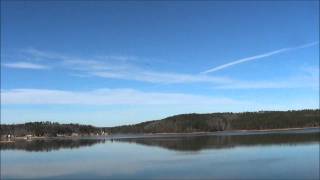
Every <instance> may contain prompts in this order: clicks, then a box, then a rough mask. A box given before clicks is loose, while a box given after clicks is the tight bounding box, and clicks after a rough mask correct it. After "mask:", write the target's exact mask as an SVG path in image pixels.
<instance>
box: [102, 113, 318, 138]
mask: <svg viewBox="0 0 320 180" xmlns="http://www.w3.org/2000/svg"><path fill="white" fill-rule="evenodd" d="M319 126H320V110H319V109H317V110H300V111H260V112H243V113H210V114H182V115H176V116H172V117H168V118H165V119H162V120H158V121H148V122H143V123H139V124H135V125H126V126H118V127H113V128H110V129H108V131H109V132H111V133H188V132H214V131H224V130H261V129H281V128H302V127H319Z"/></svg>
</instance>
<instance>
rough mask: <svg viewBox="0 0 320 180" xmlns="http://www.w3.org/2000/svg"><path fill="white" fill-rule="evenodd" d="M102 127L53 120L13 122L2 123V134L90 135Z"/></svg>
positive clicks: (99, 130)
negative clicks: (61, 122) (54, 121)
mask: <svg viewBox="0 0 320 180" xmlns="http://www.w3.org/2000/svg"><path fill="white" fill-rule="evenodd" d="M101 131H102V130H101V128H97V127H94V126H91V125H80V124H59V123H53V122H29V123H25V124H11V125H5V124H2V125H1V136H3V135H8V134H11V135H14V136H17V137H18V136H20V137H21V136H26V135H32V136H48V137H51V136H57V135H69V136H71V135H72V134H73V133H76V134H79V135H90V134H97V133H101Z"/></svg>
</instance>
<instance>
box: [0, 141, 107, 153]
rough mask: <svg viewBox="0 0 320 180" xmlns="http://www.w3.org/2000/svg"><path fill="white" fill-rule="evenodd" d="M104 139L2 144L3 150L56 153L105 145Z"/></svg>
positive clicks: (0, 147)
mask: <svg viewBox="0 0 320 180" xmlns="http://www.w3.org/2000/svg"><path fill="white" fill-rule="evenodd" d="M104 142H105V140H104V139H50V140H32V141H25V140H21V141H16V142H11V143H1V144H0V149H1V150H25V151H47V152H49V151H55V150H59V149H63V148H67V149H74V148H80V147H85V146H92V145H94V144H97V143H104Z"/></svg>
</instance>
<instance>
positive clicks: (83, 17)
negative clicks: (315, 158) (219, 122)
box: [1, 1, 319, 126]
mask: <svg viewBox="0 0 320 180" xmlns="http://www.w3.org/2000/svg"><path fill="white" fill-rule="evenodd" d="M318 93H319V2H318V1H281V2H274V1H263V2H258V1H241V2H235V1H229V2H223V1H215V2H213V1H212V2H211V1H203V2H192V1H187V2H182V1H181V2H180V1H179V2H157V1H156V2H145V1H141V2H127V1H124V2H104V1H93V2H89V1H88V2H86V1H79V2H75V1H59V2H53V1H42V2H39V1H11V2H10V1H1V123H21V122H26V121H46V120H49V121H57V122H61V123H69V122H73V123H82V124H93V125H98V126H114V125H120V124H132V123H137V122H142V121H145V120H154V119H160V118H164V117H166V116H170V115H175V114H180V113H193V112H196V113H206V112H224V111H232V112H239V111H257V110H289V109H305V108H319V95H318Z"/></svg>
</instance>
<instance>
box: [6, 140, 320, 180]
mask: <svg viewBox="0 0 320 180" xmlns="http://www.w3.org/2000/svg"><path fill="white" fill-rule="evenodd" d="M318 169H319V143H317V142H313V143H308V144H304V143H302V144H296V145H294V146H293V145H283V144H275V145H264V146H260V145H258V146H254V145H252V146H237V147H234V148H220V149H204V150H201V151H197V152H196V153H192V152H191V153H190V152H187V153H186V152H184V151H172V150H169V149H166V148H159V146H145V145H140V144H137V143H124V142H113V143H112V142H110V141H106V142H105V143H103V144H96V145H93V146H88V147H81V148H78V149H60V150H59V151H50V152H27V151H15V150H6V151H2V152H1V178H4V177H13V178H14V177H17V178H19V177H24V178H41V179H43V178H53V179H54V178H62V179H65V178H77V179H78V178H108V177H109V178H112V179H113V178H124V179H126V178H128V177H130V178H131V179H132V178H134V179H141V178H146V179H149V178H155V179H163V178H183V177H185V178H190V179H197V178H207V179H212V178H213V177H216V178H219V179H220V178H226V179H230V178H244V179H247V178H260V179H262V178H264V179H270V178H272V177H273V178H275V177H276V178H289V179H310V178H314V179H316V178H318V177H319V175H318Z"/></svg>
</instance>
